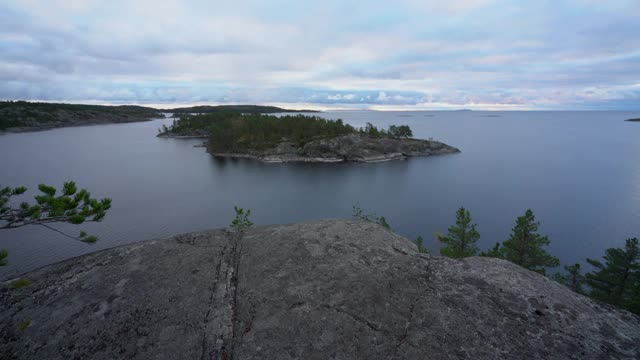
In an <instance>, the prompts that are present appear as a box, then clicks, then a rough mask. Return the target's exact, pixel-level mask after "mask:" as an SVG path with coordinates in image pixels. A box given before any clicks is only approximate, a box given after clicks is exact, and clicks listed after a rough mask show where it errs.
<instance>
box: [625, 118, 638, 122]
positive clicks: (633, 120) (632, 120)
mask: <svg viewBox="0 0 640 360" xmlns="http://www.w3.org/2000/svg"><path fill="white" fill-rule="evenodd" d="M625 121H631V122H640V118H636V119H627V120H625Z"/></svg>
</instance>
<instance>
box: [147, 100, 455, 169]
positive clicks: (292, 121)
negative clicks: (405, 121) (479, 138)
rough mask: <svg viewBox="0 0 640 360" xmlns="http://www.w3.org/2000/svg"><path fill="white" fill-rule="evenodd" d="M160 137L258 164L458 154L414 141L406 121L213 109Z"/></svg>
mask: <svg viewBox="0 0 640 360" xmlns="http://www.w3.org/2000/svg"><path fill="white" fill-rule="evenodd" d="M158 137H164V138H205V139H207V141H206V142H205V144H204V146H205V147H206V148H207V150H208V151H209V153H211V154H212V155H214V156H216V157H229V158H250V159H255V160H259V161H262V162H325V163H330V162H378V161H388V160H402V159H406V158H408V157H414V156H431V155H442V154H453V153H457V152H460V150H458V149H457V148H455V147H452V146H449V145H447V144H444V143H441V142H439V141H435V140H419V139H413V138H412V137H413V133H412V131H411V129H410V128H409V126H407V125H399V126H397V125H391V126H390V127H389V128H388V129H379V128H377V127H376V126H374V125H372V124H370V123H367V124H366V126H365V127H363V128H355V127H353V126H351V125H349V124H346V123H344V122H343V121H342V120H341V119H337V120H327V119H324V118H322V117H319V116H309V115H302V114H297V115H282V116H275V115H265V114H246V113H239V112H233V111H228V112H215V113H208V114H200V115H183V116H181V117H180V118H179V119H176V120H174V122H173V124H172V125H171V126H170V127H167V126H164V125H163V128H162V129H159V133H158Z"/></svg>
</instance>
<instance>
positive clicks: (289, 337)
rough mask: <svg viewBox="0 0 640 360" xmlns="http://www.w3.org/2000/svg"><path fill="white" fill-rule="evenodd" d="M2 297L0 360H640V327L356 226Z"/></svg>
mask: <svg viewBox="0 0 640 360" xmlns="http://www.w3.org/2000/svg"><path fill="white" fill-rule="evenodd" d="M24 277H26V278H28V279H29V280H31V284H30V285H28V286H26V287H24V288H21V289H9V288H8V286H7V284H8V282H7V283H5V284H4V285H3V287H2V290H0V328H1V330H0V331H1V333H0V336H1V338H2V341H1V342H0V358H2V359H394V358H395V359H639V358H640V346H639V344H640V318H639V317H637V316H635V315H632V314H631V313H629V312H626V311H621V310H617V309H613V308H611V307H608V306H603V305H600V304H597V303H595V302H593V301H591V300H590V299H588V298H586V297H584V296H581V295H578V294H576V293H573V292H571V291H570V290H568V289H567V288H565V287H563V286H561V285H559V284H557V283H555V282H553V281H551V280H548V279H547V278H545V277H543V276H540V275H538V274H536V273H533V272H530V271H527V270H525V269H522V268H520V267H518V266H516V265H513V264H511V263H509V262H506V261H502V260H498V259H489V258H477V257H474V258H468V259H465V260H452V259H448V258H442V257H435V256H429V255H426V254H419V253H418V252H417V251H416V248H415V246H414V245H413V244H412V243H411V242H410V241H409V240H407V239H405V238H403V237H401V236H399V235H396V234H394V233H392V232H390V231H388V230H385V229H384V228H382V227H380V226H378V225H375V224H371V223H367V222H360V221H350V220H323V221H317V222H307V223H298V224H292V225H276V226H267V227H259V228H255V229H251V230H249V231H247V232H246V233H244V234H232V233H228V232H226V231H224V230H212V231H205V232H197V233H190V234H184V235H178V236H174V237H171V238H167V239H162V240H153V241H146V242H141V243H136V244H132V245H127V246H123V247H118V248H113V249H109V250H105V251H100V252H96V253H93V254H89V255H86V256H82V257H78V258H74V259H71V260H68V261H65V262H61V263H58V264H54V265H51V266H47V267H45V268H42V269H39V270H36V271H34V272H31V273H28V274H26V275H25V276H24Z"/></svg>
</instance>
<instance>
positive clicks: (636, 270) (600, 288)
mask: <svg viewBox="0 0 640 360" xmlns="http://www.w3.org/2000/svg"><path fill="white" fill-rule="evenodd" d="M603 258H604V264H603V263H601V262H600V261H597V260H594V259H587V262H589V264H591V265H593V267H595V268H596V269H597V270H595V271H593V272H590V273H588V274H586V280H587V284H588V285H589V287H590V288H591V292H590V294H589V295H591V297H593V298H595V299H598V300H601V301H604V302H606V303H609V304H612V305H616V306H621V307H623V308H628V309H630V310H632V309H633V310H635V311H636V312H640V311H639V310H640V300H639V299H638V295H640V248H639V247H638V239H637V238H633V239H627V241H626V243H625V247H624V249H620V248H610V249H607V250H606V251H605V255H604V257H603Z"/></svg>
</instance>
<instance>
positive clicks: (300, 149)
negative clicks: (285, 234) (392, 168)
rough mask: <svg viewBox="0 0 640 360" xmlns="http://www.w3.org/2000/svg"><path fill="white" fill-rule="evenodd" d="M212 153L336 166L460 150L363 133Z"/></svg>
mask: <svg viewBox="0 0 640 360" xmlns="http://www.w3.org/2000/svg"><path fill="white" fill-rule="evenodd" d="M209 152H210V153H211V154H212V155H214V156H217V157H230V158H248V159H254V160H258V161H262V162H267V163H275V162H313V163H334V162H381V161H391V160H405V159H407V158H409V157H415V156H434V155H446V154H455V153H459V152H460V150H459V149H457V148H455V147H453V146H449V145H447V144H445V143H441V142H439V141H435V140H421V139H390V138H375V137H370V136H367V135H363V134H348V135H341V136H337V137H334V138H330V139H318V140H313V141H310V142H308V143H306V144H304V145H303V146H297V145H295V144H293V143H291V142H286V141H283V142H281V143H280V144H278V145H277V146H275V147H274V148H271V149H266V150H260V151H258V150H247V151H245V152H242V153H220V152H216V151H214V150H211V149H209Z"/></svg>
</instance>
